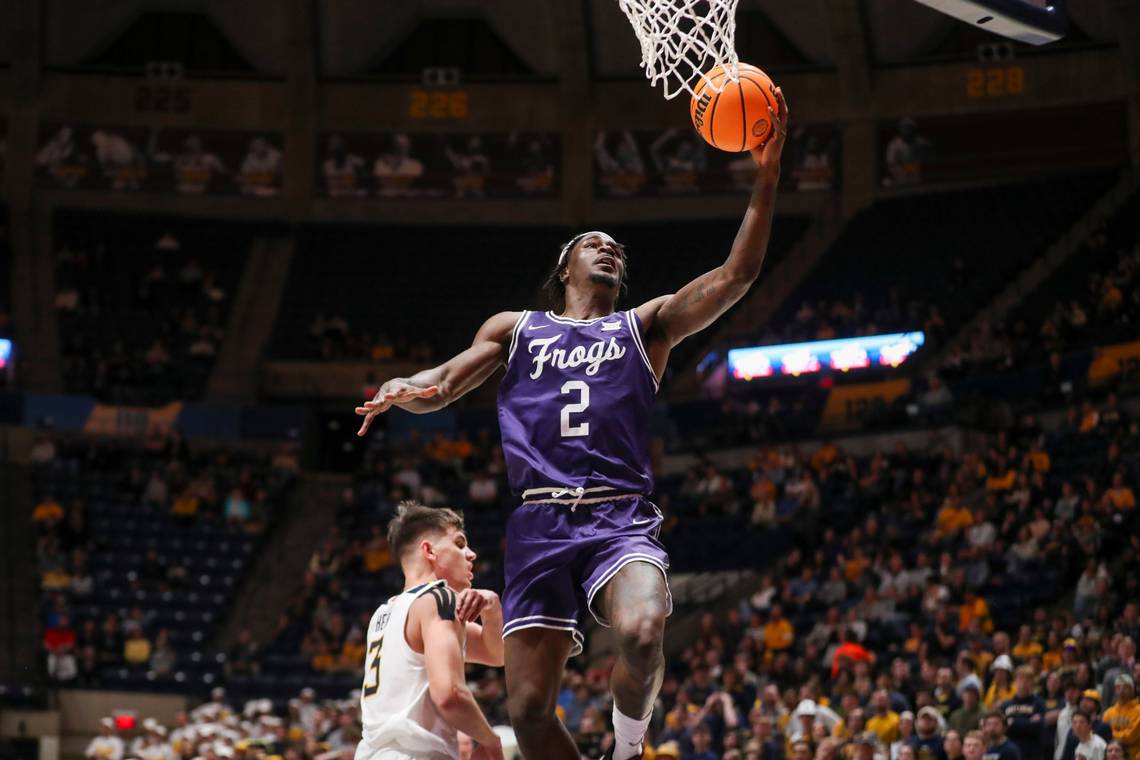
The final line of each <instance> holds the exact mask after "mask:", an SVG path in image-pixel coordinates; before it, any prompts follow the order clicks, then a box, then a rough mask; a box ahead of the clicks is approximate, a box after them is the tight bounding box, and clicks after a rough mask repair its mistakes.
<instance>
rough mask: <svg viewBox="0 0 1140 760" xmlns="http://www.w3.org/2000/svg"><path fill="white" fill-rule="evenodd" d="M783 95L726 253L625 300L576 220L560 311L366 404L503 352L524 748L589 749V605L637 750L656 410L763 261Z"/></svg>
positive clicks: (628, 736) (394, 385)
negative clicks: (585, 683)
mask: <svg viewBox="0 0 1140 760" xmlns="http://www.w3.org/2000/svg"><path fill="white" fill-rule="evenodd" d="M777 100H778V102H779V106H780V108H779V115H778V116H777V115H776V114H770V115H771V118H772V119H773V123H774V124H776V125H777V129H776V134H775V136H774V137H773V138H772V139H771V140H769V142H768V143H767V144H766V145H765V146H763V147H761V148H758V149H756V150H754V151H753V152H752V156H753V158H754V160H755V161H756V163H757V165H758V166H759V174H758V176H757V179H756V185H755V188H754V190H753V192H752V198H751V201H750V202H749V204H748V210H747V211H746V212H745V214H744V221H743V222H742V223H741V225H740V231H739V232H738V233H737V235H736V239H735V241H734V242H733V245H732V250H731V251H730V253H729V255H728V258H727V260H726V261H725V262H724V264H722V265H721V266H719V267H717V268H716V269H714V270H712V271H710V272H707V273H705V274H703V275H701V276H700V277H698V278H697V279H695V280H693V281H692V282H690V283H689V284H688V285H686V286H684V287H683V288H681V289H680V290H679V291H677V292H676V293H675V294H674V295H666V296H661V297H659V298H655V299H653V300H652V301H649V302H648V303H644V304H642V305H641V306H638V307H637V308H635V309H630V310H629V311H622V312H618V311H615V310H614V307H615V305H616V303H617V299H618V295H619V293H620V292H621V289H622V285H623V279H624V276H625V254H624V252H623V250H622V247H621V245H619V244H618V243H617V242H615V241H614V239H613V238H611V237H610V236H609V235H607V234H605V233H604V232H586V233H583V234H580V235H578V236H576V237H575V238H573V239H572V240H571V241H570V242H568V243H567V244H566V245H565V246H564V247H563V248H562V252H561V255H560V256H559V259H558V264H557V266H556V268H555V270H554V272H553V273H552V274H551V277H550V281H549V282H548V288H549V289H550V290H551V291H552V295H553V296H554V300H555V301H556V304H555V305H556V307H557V308H556V310H555V311H548V312H530V311H524V312H521V313H520V312H503V313H501V314H497V315H495V316H494V317H491V318H490V319H489V320H487V322H485V323H484V324H483V326H482V327H481V328H479V331H478V333H476V335H475V340H474V342H473V343H472V345H471V347H470V348H468V349H467V350H465V351H463V352H462V353H461V354H459V355H458V356H456V357H454V358H452V359H450V360H448V361H446V362H444V363H443V364H442V365H440V366H438V367H435V368H434V369H429V370H425V371H423V372H420V373H418V374H416V375H413V376H412V377H409V378H398V379H394V380H389V381H388V382H386V383H384V385H383V386H381V388H380V390H379V391H378V392H377V393H376V396H375V397H374V398H373V399H372V400H371V401H368V402H366V403H365V404H364V405H363V406H360V407H357V409H356V413H357V414H358V415H361V416H363V417H364V421H363V423H362V424H361V426H360V431H359V432H358V435H364V434H365V433H366V432H367V431H368V427H369V425H370V424H371V423H372V420H373V418H374V417H375V416H376V415H377V414H380V413H382V412H384V411H386V410H387V409H389V408H391V407H392V406H399V407H401V408H403V409H406V410H408V411H410V412H416V413H424V412H431V411H434V410H436V409H441V408H443V407H444V406H447V405H448V404H449V403H451V402H453V401H455V400H456V399H458V398H460V397H461V396H463V395H464V394H465V393H467V392H469V391H470V390H472V389H473V388H475V387H477V386H478V385H480V384H481V383H483V382H484V381H485V380H486V379H487V378H489V377H490V376H491V374H492V373H493V372H494V371H495V370H496V369H498V368H499V367H500V366H502V365H504V364H505V365H506V374H505V376H504V377H503V380H502V383H501V385H500V387H499V401H498V407H499V426H500V429H501V432H502V440H503V455H504V457H505V459H506V463H507V474H508V479H509V481H510V485H511V488H512V490H514V491H515V492H517V493H519V494H520V495H521V497H522V501H523V503H522V506H520V507H519V508H518V509H516V510H515V511H514V512H513V513H512V514H511V517H510V518H509V519H508V521H507V544H506V552H505V554H506V560H505V562H506V588H505V591H504V594H503V619H504V625H503V635H504V637H505V641H506V670H507V673H506V675H507V707H508V711H509V713H510V716H511V723H512V725H513V726H514V729H515V733H516V734H517V736H518V741H519V747H520V749H521V750H522V755H523V757H526V758H538V757H541V758H544V759H545V760H563V758H565V759H566V760H570V758H574V760H577V758H578V757H579V755H578V750H577V749H576V748H575V745H574V742H573V740H572V739H571V738H570V734H569V733H568V732H567V731H566V729H565V727H563V725H562V723H561V722H560V721H559V720H558V718H557V717H556V715H555V706H556V701H557V698H558V690H559V686H560V685H561V682H562V675H563V670H564V668H565V666H566V661H567V658H568V657H571V656H573V655H576V654H578V653H580V652H581V651H582V644H583V636H582V633H581V629H582V628H583V627H584V626H585V624H586V619H585V617H586V615H588V614H592V615H593V616H594V618H595V619H596V620H597V621H598V622H599V623H601V624H602V625H606V626H610V627H612V628H613V630H614V633H615V638H616V640H617V646H618V660H617V663H616V664H615V666H614V669H613V675H612V676H611V679H610V686H611V688H612V689H613V695H614V712H613V722H614V737H615V742H614V747H613V749H612V750H611V754H610V755H609V756H610V757H613V758H614V760H625V759H626V758H631V757H638V756H639V755H640V753H641V745H642V740H643V738H644V736H645V731H646V728H647V726H648V724H649V719H650V717H651V714H652V709H653V702H654V699H655V698H656V696H657V691H658V689H659V688H660V687H661V680H662V676H663V674H664V670H665V663H664V656H663V654H662V639H663V637H664V630H665V618H666V617H667V616H668V615H669V613H670V611H671V607H672V600H671V598H670V596H669V587H668V585H667V581H666V575H665V572H666V569H667V568H668V556H667V555H666V554H665V550H664V548H663V547H662V545H661V543H660V541H658V538H657V534H658V531H659V530H660V528H661V513H660V512H659V511H658V510H657V508H656V507H655V506H654V505H653V504H652V503H651V502H650V501H649V500H648V496H649V494H650V493H651V492H652V490H653V478H652V473H651V472H650V462H649V432H648V431H649V418H650V412H651V410H652V407H653V400H654V395H655V393H656V391H657V384H658V381H659V380H660V378H661V375H662V373H663V372H664V371H665V364H666V361H667V360H668V358H669V352H670V350H671V349H672V348H673V346H675V345H677V344H678V343H680V342H681V341H682V340H684V339H685V338H686V337H688V336H689V335H692V334H693V333H696V332H698V331H700V330H702V329H704V328H705V327H707V326H708V325H710V324H711V323H712V322H713V321H714V320H716V319H717V318H718V317H720V316H721V315H722V314H724V313H725V311H727V310H728V309H729V307H731V306H732V305H733V304H734V303H736V302H737V301H739V300H740V299H741V298H742V297H743V296H744V294H745V293H747V292H748V290H749V288H750V287H751V286H752V283H753V282H755V280H756V278H757V276H758V275H759V274H760V265H761V263H762V262H763V261H764V253H765V250H766V249H767V247H768V235H769V233H770V231H771V227H772V214H773V210H774V206H775V197H776V186H777V184H778V183H779V178H780V153H781V151H782V150H783V147H784V139H785V137H786V135H787V123H788V109H787V106H786V104H785V103H784V96H783V94H782V93H781V92H780V91H779V90H777Z"/></svg>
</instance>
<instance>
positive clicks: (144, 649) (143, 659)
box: [123, 636, 150, 665]
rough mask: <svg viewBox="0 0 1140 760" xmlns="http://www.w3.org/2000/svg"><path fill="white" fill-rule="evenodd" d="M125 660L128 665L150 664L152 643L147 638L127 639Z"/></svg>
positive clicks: (124, 646) (124, 649)
mask: <svg viewBox="0 0 1140 760" xmlns="http://www.w3.org/2000/svg"><path fill="white" fill-rule="evenodd" d="M123 659H124V660H126V661H127V664H128V665H145V664H146V663H148V662H150V642H149V641H147V639H146V637H145V636H137V637H132V638H129V639H127V640H126V642H125V643H124V644H123Z"/></svg>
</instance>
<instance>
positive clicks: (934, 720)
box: [911, 705, 945, 760]
mask: <svg viewBox="0 0 1140 760" xmlns="http://www.w3.org/2000/svg"><path fill="white" fill-rule="evenodd" d="M941 726H942V714H941V713H940V712H939V711H938V708H937V707H934V706H933V705H926V706H925V707H922V708H921V709H920V710H919V711H918V717H917V718H916V719H915V724H914V730H915V735H914V739H913V741H912V742H911V746H912V747H913V748H914V752H915V755H916V756H917V757H918V758H923V760H945V758H944V757H943V752H944V750H943V748H942V743H943V742H942V740H943V736H942V730H941Z"/></svg>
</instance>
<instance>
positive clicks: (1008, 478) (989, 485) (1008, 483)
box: [986, 469, 1017, 492]
mask: <svg viewBox="0 0 1140 760" xmlns="http://www.w3.org/2000/svg"><path fill="white" fill-rule="evenodd" d="M1016 482H1017V473H1016V472H1014V471H1013V470H1012V469H1009V470H1006V471H1005V474H1004V475H990V476H989V477H988V478H986V490H987V491H993V492H998V491H1008V490H1009V489H1011V488H1013V484H1014V483H1016Z"/></svg>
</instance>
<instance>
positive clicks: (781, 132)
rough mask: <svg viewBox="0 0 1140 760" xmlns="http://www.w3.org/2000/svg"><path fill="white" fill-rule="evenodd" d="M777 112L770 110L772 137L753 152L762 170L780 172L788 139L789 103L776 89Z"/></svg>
mask: <svg viewBox="0 0 1140 760" xmlns="http://www.w3.org/2000/svg"><path fill="white" fill-rule="evenodd" d="M776 103H777V104H778V106H779V107H778V108H777V110H775V111H773V110H772V109H771V108H770V107H769V108H768V118H769V119H771V120H772V129H773V132H772V136H771V137H769V138H768V142H766V143H764V144H763V145H761V146H760V147H759V148H756V149H755V150H753V151H752V160H754V161H755V162H756V165H757V166H759V167H760V168H761V170H765V169H772V170H779V168H780V155H781V154H782V153H783V152H784V140H786V139H787V137H788V103H787V101H786V100H784V91H783V90H782V89H781V88H779V87H777V88H776Z"/></svg>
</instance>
